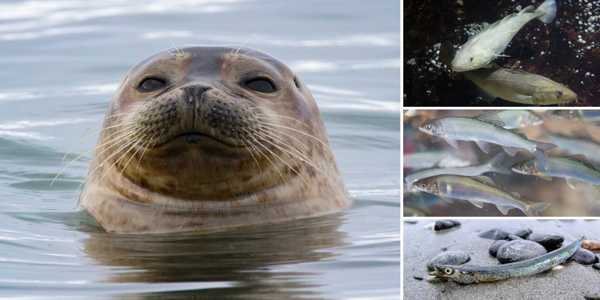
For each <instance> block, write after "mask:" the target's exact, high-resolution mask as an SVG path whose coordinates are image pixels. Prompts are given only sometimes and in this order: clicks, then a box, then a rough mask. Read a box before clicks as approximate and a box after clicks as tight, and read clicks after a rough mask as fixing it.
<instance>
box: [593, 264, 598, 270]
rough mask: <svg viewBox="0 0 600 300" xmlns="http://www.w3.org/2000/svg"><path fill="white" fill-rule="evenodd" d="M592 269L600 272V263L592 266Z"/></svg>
mask: <svg viewBox="0 0 600 300" xmlns="http://www.w3.org/2000/svg"><path fill="white" fill-rule="evenodd" d="M592 268H594V269H596V270H600V263H595V264H594V265H592Z"/></svg>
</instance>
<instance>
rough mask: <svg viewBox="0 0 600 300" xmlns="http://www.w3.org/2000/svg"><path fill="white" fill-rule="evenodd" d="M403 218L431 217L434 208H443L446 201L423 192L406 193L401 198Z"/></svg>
mask: <svg viewBox="0 0 600 300" xmlns="http://www.w3.org/2000/svg"><path fill="white" fill-rule="evenodd" d="M402 201H403V202H404V216H405V217H425V216H431V215H432V208H433V207H434V206H445V205H447V204H448V201H446V200H444V199H441V198H440V197H438V196H436V195H433V194H429V193H424V192H406V193H404V195H403V196H402Z"/></svg>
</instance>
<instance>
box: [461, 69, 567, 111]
mask: <svg viewBox="0 0 600 300" xmlns="http://www.w3.org/2000/svg"><path fill="white" fill-rule="evenodd" d="M465 76H466V77H467V78H468V79H469V80H471V81H472V82H473V83H475V84H476V85H477V86H478V87H479V88H480V89H482V90H483V91H484V92H486V93H487V94H489V95H491V96H493V97H497V98H501V99H504V100H506V101H511V102H515V103H521V104H530V105H553V104H565V103H569V102H573V101H576V100H577V94H575V92H573V91H572V90H570V89H569V88H568V87H566V86H565V85H563V84H560V83H558V82H555V81H552V80H551V79H549V78H546V77H544V76H540V75H537V74H532V73H527V72H525V71H521V70H511V69H504V68H493V69H479V70H475V71H470V72H466V73H465Z"/></svg>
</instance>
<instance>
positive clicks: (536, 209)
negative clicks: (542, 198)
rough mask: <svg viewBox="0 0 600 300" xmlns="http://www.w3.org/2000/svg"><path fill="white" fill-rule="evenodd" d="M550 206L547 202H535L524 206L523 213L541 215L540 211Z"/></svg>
mask: <svg viewBox="0 0 600 300" xmlns="http://www.w3.org/2000/svg"><path fill="white" fill-rule="evenodd" d="M548 206H550V204H549V203H536V204H531V205H527V207H525V214H526V215H528V216H541V215H542V212H544V210H546V208H548Z"/></svg>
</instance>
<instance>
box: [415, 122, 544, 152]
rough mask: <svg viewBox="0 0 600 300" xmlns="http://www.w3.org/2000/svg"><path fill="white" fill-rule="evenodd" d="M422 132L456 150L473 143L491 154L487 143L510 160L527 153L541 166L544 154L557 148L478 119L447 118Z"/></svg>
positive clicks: (423, 128)
mask: <svg viewBox="0 0 600 300" xmlns="http://www.w3.org/2000/svg"><path fill="white" fill-rule="evenodd" d="M419 130H420V131H422V132H425V133H427V134H430V135H433V136H437V137H440V138H443V139H444V140H446V141H447V142H448V143H449V144H450V145H452V146H454V147H457V144H456V141H472V142H475V143H476V144H477V145H478V146H479V148H480V149H481V150H482V151H484V152H486V153H489V152H490V148H489V145H488V144H487V143H491V144H496V145H500V146H502V147H503V148H504V150H505V151H506V152H507V153H508V154H509V155H510V156H515V155H516V154H517V152H518V151H519V150H525V151H527V152H529V153H532V154H534V155H535V156H536V158H538V159H539V160H540V161H541V162H543V161H544V158H545V156H544V154H543V152H544V151H546V150H549V149H552V148H554V147H555V145H553V144H549V143H542V142H536V141H531V140H529V139H527V138H526V137H524V136H522V135H520V134H518V133H516V132H513V131H510V130H507V129H504V128H502V127H500V126H499V125H498V124H492V123H489V120H488V121H483V120H479V119H476V118H466V117H446V118H442V119H438V120H433V121H430V122H428V123H425V124H424V125H422V126H421V127H419Z"/></svg>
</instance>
